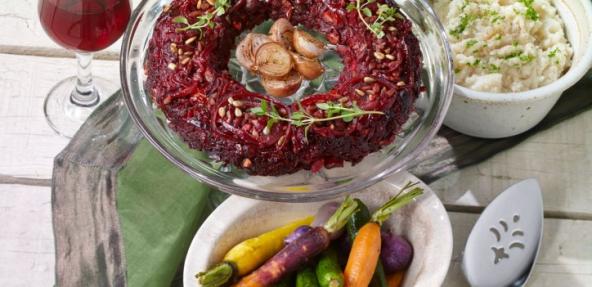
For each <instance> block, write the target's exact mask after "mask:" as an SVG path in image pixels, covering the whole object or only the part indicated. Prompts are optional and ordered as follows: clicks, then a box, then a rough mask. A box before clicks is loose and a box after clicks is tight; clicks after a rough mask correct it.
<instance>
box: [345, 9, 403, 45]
mask: <svg viewBox="0 0 592 287" xmlns="http://www.w3.org/2000/svg"><path fill="white" fill-rule="evenodd" d="M375 2H376V0H356V2H355V3H353V2H352V3H349V4H348V5H347V7H346V9H347V11H348V12H351V11H354V10H356V11H357V12H358V16H359V18H360V20H362V22H363V23H364V25H366V27H368V30H370V31H371V32H372V33H374V35H376V38H379V39H380V38H382V37H384V35H385V33H384V24H385V23H386V22H393V21H395V18H397V17H401V15H400V14H398V13H397V9H396V8H394V7H392V6H390V5H389V4H380V3H376V6H377V9H376V11H375V12H373V11H372V10H371V9H370V8H369V7H368V5H370V4H372V3H375ZM373 16H375V17H376V19H375V20H374V22H372V23H369V22H368V21H366V17H373Z"/></svg>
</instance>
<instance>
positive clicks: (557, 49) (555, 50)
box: [548, 48, 559, 58]
mask: <svg viewBox="0 0 592 287" xmlns="http://www.w3.org/2000/svg"><path fill="white" fill-rule="evenodd" d="M558 52H559V48H555V49H553V50H551V52H549V55H548V56H549V58H554V57H555V56H557V53H558Z"/></svg>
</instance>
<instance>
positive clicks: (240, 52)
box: [236, 34, 255, 70]
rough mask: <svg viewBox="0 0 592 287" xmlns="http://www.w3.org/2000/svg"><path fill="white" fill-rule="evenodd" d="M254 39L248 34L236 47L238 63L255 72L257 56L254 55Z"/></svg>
mask: <svg viewBox="0 0 592 287" xmlns="http://www.w3.org/2000/svg"><path fill="white" fill-rule="evenodd" d="M252 40H253V38H252V37H251V34H248V35H247V37H245V38H244V39H243V40H242V41H241V42H240V43H239V44H238V46H236V60H237V61H238V63H239V64H240V65H241V66H243V67H245V68H247V69H249V70H253V66H254V65H255V54H254V53H253V49H252V44H253V41H252Z"/></svg>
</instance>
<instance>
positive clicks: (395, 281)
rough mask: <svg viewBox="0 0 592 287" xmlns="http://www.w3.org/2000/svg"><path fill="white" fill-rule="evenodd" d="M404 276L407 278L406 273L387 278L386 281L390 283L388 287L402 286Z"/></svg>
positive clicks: (398, 273)
mask: <svg viewBox="0 0 592 287" xmlns="http://www.w3.org/2000/svg"><path fill="white" fill-rule="evenodd" d="M403 276H405V271H397V272H395V273H393V274H391V275H389V276H387V277H386V281H387V282H388V287H399V286H401V283H403Z"/></svg>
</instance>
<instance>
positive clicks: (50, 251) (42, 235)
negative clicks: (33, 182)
mask: <svg viewBox="0 0 592 287" xmlns="http://www.w3.org/2000/svg"><path fill="white" fill-rule="evenodd" d="M0 214H1V216H0V226H1V229H0V230H2V231H1V232H0V286H11V287H21V286H22V287H29V286H53V283H54V282H55V279H54V265H55V255H54V240H53V228H52V222H51V191H50V188H49V187H32V186H20V185H0Z"/></svg>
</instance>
